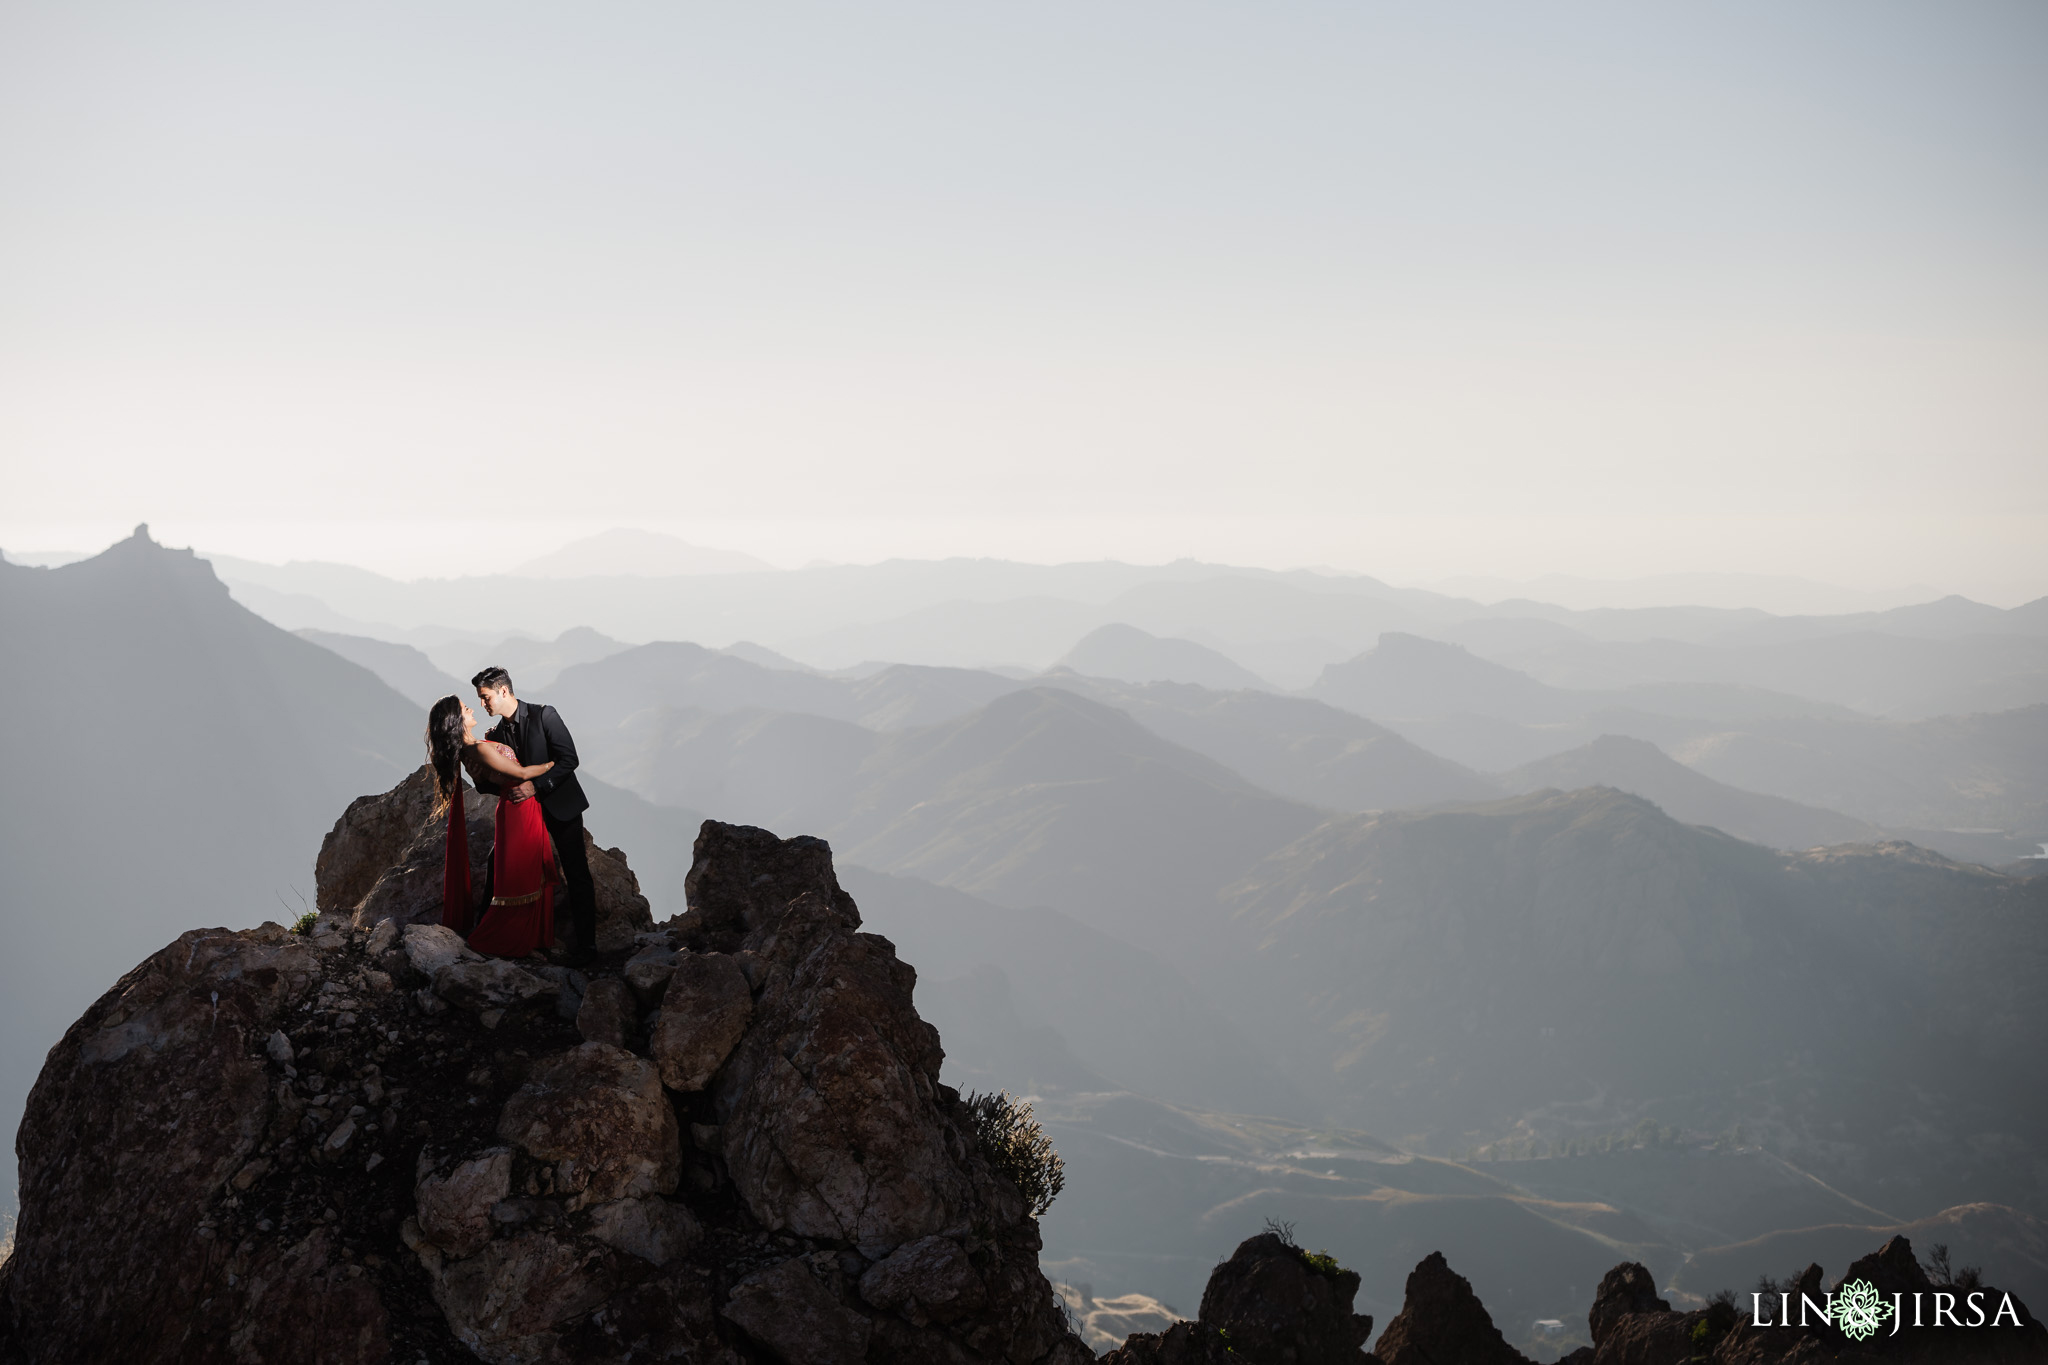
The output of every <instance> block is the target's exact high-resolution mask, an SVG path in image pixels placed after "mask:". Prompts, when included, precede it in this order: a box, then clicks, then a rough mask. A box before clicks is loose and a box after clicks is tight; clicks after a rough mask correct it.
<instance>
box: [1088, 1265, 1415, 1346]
mask: <svg viewBox="0 0 2048 1365" xmlns="http://www.w3.org/2000/svg"><path fill="white" fill-rule="evenodd" d="M1357 1293H1358V1275H1357V1274H1356V1272H1354V1271H1349V1270H1343V1269H1340V1268H1338V1267H1337V1266H1336V1264H1335V1262H1331V1261H1328V1259H1327V1258H1326V1257H1311V1256H1309V1255H1308V1254H1306V1253H1304V1252H1303V1251H1302V1249H1301V1248H1300V1247H1297V1246H1295V1245H1293V1244H1292V1243H1291V1242H1289V1241H1288V1240H1286V1239H1285V1238H1283V1237H1281V1236H1280V1235H1279V1234H1278V1233H1273V1232H1264V1233H1260V1234H1259V1235H1258V1236H1256V1237H1249V1238H1246V1239H1245V1240H1244V1241H1243V1242H1241V1243H1239V1244H1238V1248H1237V1250H1236V1251H1235V1252H1233V1253H1232V1254H1231V1257H1230V1259H1229V1260H1227V1261H1225V1262H1223V1263H1222V1264H1221V1265H1219V1266H1217V1267H1216V1269H1215V1270H1213V1271H1211V1272H1210V1274H1209V1284H1208V1287H1207V1288H1206V1289H1204V1290H1203V1291H1202V1307H1201V1311H1200V1316H1199V1317H1198V1318H1197V1319H1196V1320H1195V1321H1193V1322H1177V1323H1175V1324H1174V1325H1173V1326H1172V1327H1170V1328H1168V1329H1167V1330H1166V1331H1164V1332H1159V1333H1139V1334H1136V1335H1133V1336H1132V1337H1131V1338H1130V1339H1129V1340H1128V1341H1126V1342H1125V1343H1124V1344H1123V1346H1122V1347H1120V1348H1118V1349H1117V1350H1114V1351H1111V1352H1110V1353H1109V1354H1108V1355H1107V1356H1105V1357H1103V1359H1104V1360H1105V1362H1108V1363H1109V1365H1198V1363H1199V1365H1238V1362H1245V1363H1246V1365H1250V1363H1251V1362H1256V1361H1274V1362H1283V1361H1284V1362H1287V1365H1362V1363H1364V1362H1371V1361H1373V1360H1374V1359H1375V1357H1373V1356H1369V1355H1367V1354H1366V1353H1365V1350H1364V1345H1365V1340H1366V1338H1367V1337H1369V1336H1371V1335H1372V1319H1371V1318H1369V1317H1365V1316H1362V1315H1360V1314H1356V1313H1353V1312H1352V1311H1351V1303H1352V1299H1353V1297H1354V1296H1355V1295H1356V1294H1357Z"/></svg>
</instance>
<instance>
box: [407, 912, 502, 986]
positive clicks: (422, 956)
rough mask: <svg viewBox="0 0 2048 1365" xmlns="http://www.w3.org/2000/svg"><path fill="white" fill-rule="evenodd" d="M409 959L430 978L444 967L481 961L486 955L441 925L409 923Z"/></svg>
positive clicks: (420, 972) (419, 971) (423, 974)
mask: <svg viewBox="0 0 2048 1365" xmlns="http://www.w3.org/2000/svg"><path fill="white" fill-rule="evenodd" d="M404 943H405V960H406V961H407V962H409V963H411V964H412V969H413V970H414V971H416V972H418V973H419V974H420V975H421V976H424V977H426V978H427V979H428V980H429V981H431V980H433V979H434V976H435V974H436V973H438V972H439V971H440V970H441V969H442V968H443V967H447V966H450V965H452V964H454V963H457V962H481V961H483V960H484V959H483V954H481V953H477V952H472V951H471V950H470V947H469V945H468V944H467V943H464V942H463V941H462V935H460V934H458V933H456V932H455V931H454V930H453V929H449V928H445V927H443V926H442V925H439V924H408V925H406V926H405V938H404Z"/></svg>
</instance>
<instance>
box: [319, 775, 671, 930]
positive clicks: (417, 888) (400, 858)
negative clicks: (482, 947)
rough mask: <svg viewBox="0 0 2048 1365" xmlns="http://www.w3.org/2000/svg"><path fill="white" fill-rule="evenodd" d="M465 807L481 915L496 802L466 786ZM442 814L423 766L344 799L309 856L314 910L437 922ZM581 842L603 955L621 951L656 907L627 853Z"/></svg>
mask: <svg viewBox="0 0 2048 1365" xmlns="http://www.w3.org/2000/svg"><path fill="white" fill-rule="evenodd" d="M462 803H463V804H462V816H463V823H464V828H465V830H466V831H467V833H468V835H469V888H470V901H471V904H470V910H471V913H473V914H479V915H480V914H482V913H483V910H484V899H485V898H484V877H485V874H486V873H487V872H488V870H489V868H490V861H491V830H492V822H493V821H494V820H495V819H496V816H497V811H498V798H497V797H495V796H488V795H486V794H484V793H483V792H480V791H477V790H476V789H475V788H473V787H468V786H465V787H464V788H463V789H462ZM444 814H445V812H437V811H436V810H435V797H434V773H433V769H431V768H429V767H428V766H426V765H425V764H421V765H420V767H419V768H418V770H417V771H415V772H414V773H413V774H412V775H411V776H409V777H407V778H406V779H405V780H404V781H403V782H401V783H399V784H398V785H397V786H395V787H393V788H392V789H391V790H390V791H387V792H379V793H378V794H376V795H375V796H360V797H357V798H356V799H355V800H354V801H352V802H350V803H349V807H348V809H347V810H346V811H344V812H343V813H342V816H341V818H340V819H339V820H336V821H335V822H334V828H333V829H331V830H329V831H328V833H327V837H326V838H325V839H324V840H322V841H321V844H320V855H319V857H318V858H316V859H315V860H314V863H313V880H314V883H315V891H314V901H313V903H314V908H316V909H317V910H319V911H320V913H321V914H323V915H342V916H346V917H347V918H348V919H349V921H350V923H351V924H353V925H354V926H355V927H356V928H358V929H369V928H372V927H374V926H375V925H377V924H379V923H380V922H382V921H384V920H387V919H389V920H396V921H398V922H399V923H400V924H432V923H439V922H440V919H441V873H442V867H443V860H444V858H445V849H446V839H447V831H446V827H445V826H444V825H443V824H442V819H443V818H444ZM583 841H584V848H585V850H586V852H587V853H588V854H589V858H590V879H591V883H592V885H593V887H594V889H595V890H596V893H597V946H598V949H599V951H601V952H608V953H609V952H619V951H621V950H623V949H626V948H629V947H631V946H632V944H633V936H634V935H635V934H639V933H644V932H646V931H647V930H648V929H650V928H652V927H653V918H652V913H651V910H650V908H649V906H648V904H647V898H646V897H645V896H643V895H641V894H640V880H639V878H637V877H635V876H634V875H633V870H632V869H631V868H630V867H628V866H627V865H626V855H625V853H624V852H622V851H621V850H619V849H616V848H610V849H607V848H599V847H598V845H597V841H596V840H595V839H594V838H592V837H591V834H590V831H589V830H587V829H586V830H585V831H584V833H583Z"/></svg>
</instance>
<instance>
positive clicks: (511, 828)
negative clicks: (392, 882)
mask: <svg viewBox="0 0 2048 1365" xmlns="http://www.w3.org/2000/svg"><path fill="white" fill-rule="evenodd" d="M470 685H471V686H473V687H475V688H476V697H477V701H478V703H479V704H480V705H481V706H482V707H483V708H484V711H485V713H486V714H488V715H490V716H494V717H496V718H497V722H498V723H497V724H496V725H494V726H492V727H491V730H490V733H488V734H486V735H484V736H483V737H482V738H481V739H479V738H478V737H477V733H476V713H475V712H474V711H471V710H470V709H469V704H468V703H467V702H465V701H463V700H462V699H461V698H460V697H443V698H441V700H439V701H437V702H435V703H434V705H433V709H432V710H430V711H429V712H428V713H427V753H428V756H429V758H430V759H431V760H432V763H433V768H434V784H435V788H436V790H437V791H438V792H439V794H440V797H441V799H442V800H443V801H444V802H446V803H447V806H448V845H447V862H446V870H445V872H444V874H443V880H442V887H441V895H442V898H441V922H442V923H443V924H445V925H447V926H448V927H449V928H451V929H453V930H455V932H457V933H458V934H462V935H464V936H465V937H467V938H468V940H469V946H470V947H472V948H474V949H475V950H476V951H478V952H480V953H488V954H490V955H491V956H493V957H526V956H528V955H529V954H532V953H536V952H540V951H541V950H543V949H547V948H552V947H554V946H555V942H556V939H555V893H556V888H557V887H560V888H561V889H562V912H563V918H564V919H566V920H567V921H568V927H569V935H568V947H569V961H571V962H575V963H584V962H588V961H589V960H590V958H591V957H592V956H593V955H594V954H595V953H596V951H597V897H596V894H595V890H594V888H593V887H592V885H591V881H590V859H589V856H588V854H587V853H586V852H585V850H584V847H583V812H584V811H585V810H587V809H588V808H589V806H590V799H589V798H588V797H586V796H585V795H584V794H583V785H582V784H581V783H580V782H578V781H577V780H576V743H575V741H574V740H572V739H571V738H570V737H569V727H568V726H566V725H564V724H563V723H562V718H561V716H560V715H558V714H556V712H555V708H554V707H552V706H541V705H537V704H535V703H533V702H527V701H521V700H520V699H519V698H518V697H517V696H515V695H514V694H513V691H512V679H511V677H510V676H509V675H508V674H507V673H506V672H505V670H504V669H502V668H486V669H485V670H484V671H483V672H481V673H479V674H477V675H476V676H475V677H474V678H472V679H470ZM463 769H467V770H468V772H469V777H470V780H471V781H472V782H474V783H475V784H476V789H477V790H478V791H481V792H490V793H492V794H493V795H495V796H496V797H497V798H498V816H497V824H496V827H495V831H494V837H493V840H492V845H491V862H490V871H489V873H488V874H487V875H488V881H487V883H486V892H487V894H488V896H489V898H490V905H489V907H488V908H487V909H486V910H485V911H484V915H483V918H482V919H480V920H478V921H477V922H476V924H475V925H474V926H472V925H471V924H470V915H469V837H468V833H467V831H466V829H465V828H464V822H463V813H462V779H461V770H463Z"/></svg>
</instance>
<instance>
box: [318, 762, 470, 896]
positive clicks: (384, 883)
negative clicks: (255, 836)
mask: <svg viewBox="0 0 2048 1365" xmlns="http://www.w3.org/2000/svg"><path fill="white" fill-rule="evenodd" d="M497 812H498V799H497V798H496V797H494V796H486V795H485V794H484V793H482V792H480V791H477V790H476V789H474V788H472V787H467V786H465V787H464V788H463V789H462V815H463V826H464V831H465V833H466V834H467V835H468V839H469V892H470V913H471V914H472V915H480V914H482V913H483V910H484V906H485V896H484V879H485V877H486V876H487V875H488V874H489V871H490V865H491V837H492V829H493V826H494V823H495V821H496V819H497ZM445 819H446V810H445V808H444V807H441V806H440V804H439V800H438V798H437V797H436V795H435V791H434V770H433V769H432V768H431V767H429V766H428V765H426V764H424V763H423V764H421V765H420V766H419V767H418V768H417V769H416V770H414V772H413V773H412V774H411V775H410V776H408V777H407V778H406V779H405V780H404V781H403V782H400V783H399V784H398V785H397V786H395V787H393V788H392V789H391V790H390V791H387V792H380V793H378V794H377V795H375V796H359V797H357V798H356V799H355V800H354V801H352V802H350V803H349V807H348V809H347V810H346V811H344V812H342V816H341V818H340V819H339V820H337V821H335V822H334V828H333V829H331V830H329V831H328V832H327V837H326V838H325V839H324V840H322V841H321V844H320V854H319V856H318V857H317V858H315V859H314V860H313V885H314V890H313V903H314V906H315V908H316V909H318V910H319V911H320V913H321V914H323V915H325V914H339V915H347V916H349V917H350V919H351V920H352V921H353V922H354V924H355V925H356V927H357V928H361V929H367V928H369V927H371V926H372V925H375V924H377V923H378V922H380V921H382V920H387V919H389V920H396V921H398V922H399V923H400V924H428V923H439V922H440V919H441V875H442V870H443V868H444V866H445V865H446V858H447V827H446V825H445V824H444V823H443V821H444V820H445Z"/></svg>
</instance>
